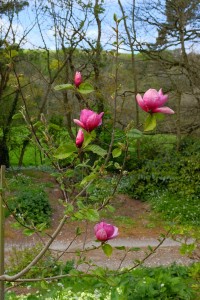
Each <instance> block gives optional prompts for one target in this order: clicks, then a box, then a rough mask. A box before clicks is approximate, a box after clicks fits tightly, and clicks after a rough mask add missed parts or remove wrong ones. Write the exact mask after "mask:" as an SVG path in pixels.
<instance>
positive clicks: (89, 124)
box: [85, 113, 101, 132]
mask: <svg viewBox="0 0 200 300" xmlns="http://www.w3.org/2000/svg"><path fill="white" fill-rule="evenodd" d="M99 123H101V118H100V117H99V115H98V114H96V113H93V114H92V115H91V116H90V117H89V118H88V119H87V121H86V124H85V127H86V128H87V131H89V132H90V131H92V130H93V129H95V128H96V127H97V126H99Z"/></svg>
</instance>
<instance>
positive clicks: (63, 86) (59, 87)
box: [54, 83, 74, 91]
mask: <svg viewBox="0 0 200 300" xmlns="http://www.w3.org/2000/svg"><path fill="white" fill-rule="evenodd" d="M73 89H74V86H73V85H72V84H70V83H66V84H60V85H56V86H54V90H55V91H62V90H73Z"/></svg>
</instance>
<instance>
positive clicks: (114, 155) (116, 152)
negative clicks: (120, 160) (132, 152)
mask: <svg viewBox="0 0 200 300" xmlns="http://www.w3.org/2000/svg"><path fill="white" fill-rule="evenodd" d="M121 154H122V149H120V148H115V149H114V150H113V151H112V156H113V158H115V157H119V156H120V155H121Z"/></svg>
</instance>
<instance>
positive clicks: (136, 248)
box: [129, 247, 141, 251]
mask: <svg viewBox="0 0 200 300" xmlns="http://www.w3.org/2000/svg"><path fill="white" fill-rule="evenodd" d="M140 250H141V248H139V247H132V248H130V249H129V251H140Z"/></svg>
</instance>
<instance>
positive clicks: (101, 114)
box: [98, 112, 104, 126]
mask: <svg viewBox="0 0 200 300" xmlns="http://www.w3.org/2000/svg"><path fill="white" fill-rule="evenodd" d="M103 115H104V112H101V113H100V114H99V119H100V121H99V125H98V126H100V125H101V124H102V117H103Z"/></svg>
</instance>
